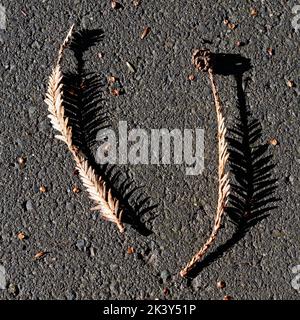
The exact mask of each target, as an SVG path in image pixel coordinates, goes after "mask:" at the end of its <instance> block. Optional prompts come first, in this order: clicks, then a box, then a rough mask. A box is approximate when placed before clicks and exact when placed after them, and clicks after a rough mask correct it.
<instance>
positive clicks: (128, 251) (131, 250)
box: [127, 247, 135, 254]
mask: <svg viewBox="0 0 300 320" xmlns="http://www.w3.org/2000/svg"><path fill="white" fill-rule="evenodd" d="M134 252H135V250H134V248H133V247H128V248H127V253H128V254H133V253H134Z"/></svg>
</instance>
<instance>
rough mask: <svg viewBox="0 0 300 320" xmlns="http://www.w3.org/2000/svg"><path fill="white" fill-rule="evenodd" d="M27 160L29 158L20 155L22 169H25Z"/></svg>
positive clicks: (19, 160) (19, 161) (19, 162)
mask: <svg viewBox="0 0 300 320" xmlns="http://www.w3.org/2000/svg"><path fill="white" fill-rule="evenodd" d="M26 160H27V159H26V158H25V157H19V158H18V159H17V161H18V164H19V168H20V169H24V167H25V164H26Z"/></svg>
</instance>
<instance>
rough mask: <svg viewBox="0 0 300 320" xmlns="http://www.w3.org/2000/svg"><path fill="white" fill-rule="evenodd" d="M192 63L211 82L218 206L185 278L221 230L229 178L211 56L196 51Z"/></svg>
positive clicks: (221, 116) (183, 270) (184, 275)
mask: <svg viewBox="0 0 300 320" xmlns="http://www.w3.org/2000/svg"><path fill="white" fill-rule="evenodd" d="M193 63H194V64H195V66H196V68H197V69H199V70H202V71H208V75H209V79H210V82H211V87H212V92H213V96H214V100H215V107H216V114H217V122H218V155H219V159H218V163H219V165H218V178H219V189H218V193H219V196H218V205H217V210H216V215H215V221H214V226H213V230H212V233H211V235H210V236H209V238H208V239H207V241H206V242H205V243H204V245H203V246H202V247H201V249H200V250H199V251H198V252H197V253H196V254H195V255H194V256H193V257H192V259H191V260H190V262H189V263H188V264H187V265H186V266H185V267H184V268H183V269H182V270H181V271H180V275H181V276H182V277H186V276H187V275H188V273H189V272H190V271H191V270H192V269H193V268H194V267H195V265H196V264H197V263H198V262H199V261H200V260H201V259H202V257H203V256H204V255H205V253H206V252H207V251H208V249H209V248H210V246H211V245H212V244H213V242H214V241H215V239H216V237H217V234H218V232H219V230H220V228H221V222H222V218H223V216H224V214H225V207H226V204H227V202H228V196H229V189H230V186H229V178H228V173H226V171H225V167H226V163H227V160H228V157H229V153H228V151H227V142H226V139H225V135H226V126H225V120H224V116H223V112H222V105H221V100H220V96H219V93H218V90H217V86H216V83H215V79H214V71H213V55H212V54H211V52H210V51H209V50H207V49H204V50H196V51H195V52H194V55H193Z"/></svg>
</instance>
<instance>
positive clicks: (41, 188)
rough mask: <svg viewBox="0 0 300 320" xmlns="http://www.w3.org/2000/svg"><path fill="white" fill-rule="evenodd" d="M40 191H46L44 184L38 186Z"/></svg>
mask: <svg viewBox="0 0 300 320" xmlns="http://www.w3.org/2000/svg"><path fill="white" fill-rule="evenodd" d="M39 190H40V192H42V193H45V192H47V188H46V187H45V186H40V189H39Z"/></svg>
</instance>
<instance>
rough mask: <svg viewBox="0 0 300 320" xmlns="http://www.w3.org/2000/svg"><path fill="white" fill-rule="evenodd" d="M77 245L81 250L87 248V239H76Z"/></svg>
mask: <svg viewBox="0 0 300 320" xmlns="http://www.w3.org/2000/svg"><path fill="white" fill-rule="evenodd" d="M76 247H77V248H78V249H79V250H84V249H86V241H85V240H84V239H79V240H77V241H76Z"/></svg>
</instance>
